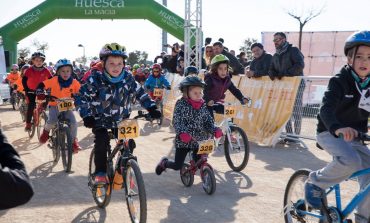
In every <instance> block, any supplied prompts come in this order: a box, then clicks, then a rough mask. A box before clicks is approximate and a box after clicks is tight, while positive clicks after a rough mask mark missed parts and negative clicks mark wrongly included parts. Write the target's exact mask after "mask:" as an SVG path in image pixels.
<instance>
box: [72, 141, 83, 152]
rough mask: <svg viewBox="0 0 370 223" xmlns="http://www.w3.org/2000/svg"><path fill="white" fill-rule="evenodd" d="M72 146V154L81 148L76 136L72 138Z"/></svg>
mask: <svg viewBox="0 0 370 223" xmlns="http://www.w3.org/2000/svg"><path fill="white" fill-rule="evenodd" d="M72 148H73V154H76V153H78V151H79V150H81V147H80V145H79V144H78V140H77V138H76V139H75V140H73V144H72Z"/></svg>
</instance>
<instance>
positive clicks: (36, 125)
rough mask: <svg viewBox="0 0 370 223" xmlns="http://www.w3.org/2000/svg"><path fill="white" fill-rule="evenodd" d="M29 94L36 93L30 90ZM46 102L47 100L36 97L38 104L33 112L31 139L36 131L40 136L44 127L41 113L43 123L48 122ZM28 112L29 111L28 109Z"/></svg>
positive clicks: (29, 132)
mask: <svg viewBox="0 0 370 223" xmlns="http://www.w3.org/2000/svg"><path fill="white" fill-rule="evenodd" d="M29 94H35V92H29ZM46 104H47V103H46V102H45V100H37V99H36V106H35V109H33V113H32V120H31V129H30V130H29V131H27V132H28V137H29V138H30V139H32V138H33V136H34V135H35V132H37V136H38V137H39V138H40V133H41V129H42V123H41V122H40V115H41V114H42V117H41V118H42V120H43V123H46V118H47V116H46V113H45V112H44V111H45V109H46ZM26 113H27V111H26Z"/></svg>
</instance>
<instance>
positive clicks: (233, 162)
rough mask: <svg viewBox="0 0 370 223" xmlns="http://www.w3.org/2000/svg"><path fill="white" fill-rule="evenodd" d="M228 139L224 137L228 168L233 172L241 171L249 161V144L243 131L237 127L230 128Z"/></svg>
mask: <svg viewBox="0 0 370 223" xmlns="http://www.w3.org/2000/svg"><path fill="white" fill-rule="evenodd" d="M230 132H231V134H230V138H231V142H229V139H228V138H227V136H225V143H224V149H225V158H226V161H227V164H228V165H229V167H230V168H231V169H232V170H234V171H238V172H239V171H242V170H243V169H244V168H245V167H246V166H247V163H248V159H249V142H248V137H247V135H246V134H245V132H244V130H243V129H241V128H240V127H238V126H230Z"/></svg>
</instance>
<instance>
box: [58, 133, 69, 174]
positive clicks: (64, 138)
mask: <svg viewBox="0 0 370 223" xmlns="http://www.w3.org/2000/svg"><path fill="white" fill-rule="evenodd" d="M59 148H60V152H61V155H62V163H63V169H64V171H65V172H67V173H68V172H70V171H71V168H72V135H71V131H70V130H69V128H66V127H62V129H60V130H59Z"/></svg>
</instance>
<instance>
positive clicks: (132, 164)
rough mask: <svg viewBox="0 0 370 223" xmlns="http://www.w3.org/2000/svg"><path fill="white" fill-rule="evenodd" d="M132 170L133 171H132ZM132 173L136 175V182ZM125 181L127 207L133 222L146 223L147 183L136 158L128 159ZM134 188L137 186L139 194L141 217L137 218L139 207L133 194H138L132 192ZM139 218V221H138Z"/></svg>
mask: <svg viewBox="0 0 370 223" xmlns="http://www.w3.org/2000/svg"><path fill="white" fill-rule="evenodd" d="M131 170H132V171H131ZM132 173H133V174H134V175H135V181H136V184H134V183H135V182H133V181H132V180H133V178H132V176H133V175H132ZM124 182H125V193H126V203H127V209H128V212H129V214H130V219H131V222H140V223H144V222H146V218H147V204H146V192H145V184H144V179H143V176H142V174H141V171H140V168H139V165H138V163H137V162H136V160H134V159H130V160H128V161H127V164H126V166H125V171H124ZM134 188H137V190H138V191H137V194H138V195H139V202H140V203H139V205H140V207H139V212H140V213H139V215H138V216H140V219H137V211H138V210H137V208H136V207H135V205H134V202H133V199H132V197H133V195H135V196H136V195H137V194H131V193H132V190H133V189H134ZM137 220H139V221H137Z"/></svg>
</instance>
